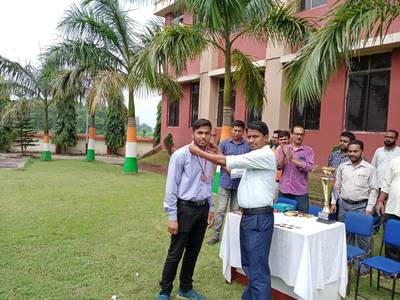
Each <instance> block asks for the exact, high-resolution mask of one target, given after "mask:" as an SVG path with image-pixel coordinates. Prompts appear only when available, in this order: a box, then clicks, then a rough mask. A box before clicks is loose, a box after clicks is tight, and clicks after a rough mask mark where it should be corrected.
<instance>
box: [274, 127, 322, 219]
mask: <svg viewBox="0 0 400 300" xmlns="http://www.w3.org/2000/svg"><path fill="white" fill-rule="evenodd" d="M304 134H305V130H304V127H303V126H294V127H293V130H292V143H291V144H289V145H286V146H283V147H281V148H280V149H279V153H278V158H277V166H278V169H279V170H282V177H281V180H280V181H279V197H283V198H289V199H293V200H296V202H297V210H298V211H301V212H306V213H308V207H309V203H308V172H310V171H312V169H313V168H314V150H313V149H312V148H311V147H309V146H306V145H304V144H303V140H304Z"/></svg>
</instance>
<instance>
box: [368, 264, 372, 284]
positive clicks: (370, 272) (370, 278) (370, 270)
mask: <svg viewBox="0 0 400 300" xmlns="http://www.w3.org/2000/svg"><path fill="white" fill-rule="evenodd" d="M369 286H372V268H371V267H369Z"/></svg>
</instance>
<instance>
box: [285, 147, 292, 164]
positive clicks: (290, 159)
mask: <svg viewBox="0 0 400 300" xmlns="http://www.w3.org/2000/svg"><path fill="white" fill-rule="evenodd" d="M286 157H287V159H288V161H290V162H291V161H292V159H293V153H292V151H290V150H289V149H288V150H287V151H286Z"/></svg>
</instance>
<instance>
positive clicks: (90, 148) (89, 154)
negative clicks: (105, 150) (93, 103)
mask: <svg viewBox="0 0 400 300" xmlns="http://www.w3.org/2000/svg"><path fill="white" fill-rule="evenodd" d="M95 117H96V115H95V114H94V113H91V114H90V117H89V141H88V145H87V151H86V160H87V161H94V160H95V153H94V149H95V140H96V124H95Z"/></svg>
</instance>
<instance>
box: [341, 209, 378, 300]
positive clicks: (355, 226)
mask: <svg viewBox="0 0 400 300" xmlns="http://www.w3.org/2000/svg"><path fill="white" fill-rule="evenodd" d="M373 223H374V218H373V217H372V216H369V215H365V214H362V213H357V212H348V213H346V217H345V220H344V225H345V227H346V232H347V233H352V234H355V235H357V236H362V237H371V243H372V225H373ZM370 249H372V247H370ZM370 254H371V250H369V251H365V250H363V249H361V248H359V247H356V246H352V245H347V265H348V284H347V294H349V292H350V285H351V273H352V272H351V271H352V267H353V264H354V262H355V261H356V260H361V259H363V258H366V257H368V256H369V255H370Z"/></svg>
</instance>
